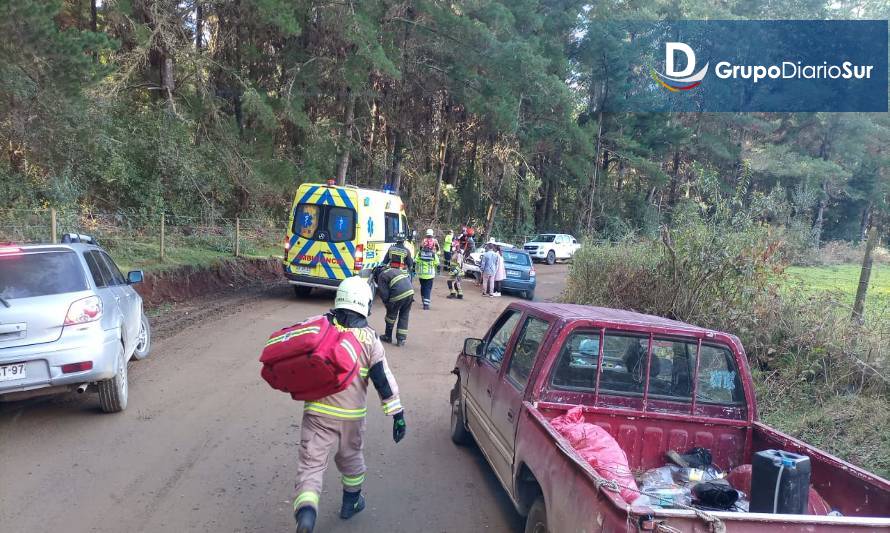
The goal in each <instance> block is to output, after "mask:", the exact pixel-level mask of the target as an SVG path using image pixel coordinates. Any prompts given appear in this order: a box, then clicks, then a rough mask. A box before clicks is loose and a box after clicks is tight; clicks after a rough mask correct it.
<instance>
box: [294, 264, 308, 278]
mask: <svg viewBox="0 0 890 533" xmlns="http://www.w3.org/2000/svg"><path fill="white" fill-rule="evenodd" d="M296 270H297V274H302V275H303V276H308V275H310V274H312V268H311V267H307V266H298V267H297V269H296Z"/></svg>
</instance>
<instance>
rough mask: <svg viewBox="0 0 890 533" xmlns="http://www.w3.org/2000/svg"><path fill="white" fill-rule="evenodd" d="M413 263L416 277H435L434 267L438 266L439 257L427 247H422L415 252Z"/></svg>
mask: <svg viewBox="0 0 890 533" xmlns="http://www.w3.org/2000/svg"><path fill="white" fill-rule="evenodd" d="M414 265H415V266H414V269H415V270H416V271H417V277H418V278H420V279H432V278H434V277H436V267H437V266H439V257H438V256H437V255H436V254H435V252H433V251H432V250H430V249H429V248H424V249H422V250H421V251H419V252H417V257H415V258H414Z"/></svg>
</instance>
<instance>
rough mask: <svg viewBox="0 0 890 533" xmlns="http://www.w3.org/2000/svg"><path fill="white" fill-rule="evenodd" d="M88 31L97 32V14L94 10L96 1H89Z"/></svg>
mask: <svg viewBox="0 0 890 533" xmlns="http://www.w3.org/2000/svg"><path fill="white" fill-rule="evenodd" d="M90 31H92V32H93V33H97V32H98V31H99V12H98V10H97V9H96V0H90Z"/></svg>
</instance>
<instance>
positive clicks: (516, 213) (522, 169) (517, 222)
mask: <svg viewBox="0 0 890 533" xmlns="http://www.w3.org/2000/svg"><path fill="white" fill-rule="evenodd" d="M527 172H528V168H527V167H526V165H525V163H524V162H523V163H520V166H519V176H518V178H517V179H516V191H515V196H514V197H513V231H514V232H518V231H520V230H521V229H522V228H523V226H524V225H525V220H523V217H522V203H521V202H520V200H521V198H522V194H521V193H522V185H523V184H524V183H525V176H526V173H527Z"/></svg>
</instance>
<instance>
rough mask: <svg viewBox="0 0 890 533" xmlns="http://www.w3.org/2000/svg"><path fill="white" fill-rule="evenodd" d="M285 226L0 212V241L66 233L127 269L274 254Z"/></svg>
mask: <svg viewBox="0 0 890 533" xmlns="http://www.w3.org/2000/svg"><path fill="white" fill-rule="evenodd" d="M285 226H286V221H284V220H283V217H282V219H281V220H279V219H275V218H273V217H269V218H226V217H221V216H214V215H213V214H207V215H202V216H183V215H178V214H174V213H147V212H141V211H125V210H124V211H116V212H96V211H84V210H75V209H53V208H45V209H15V208H13V209H0V242H5V241H9V242H16V243H55V242H60V241H61V240H62V239H63V236H64V235H65V234H68V233H76V234H84V235H89V236H91V237H93V238H94V239H96V240H97V241H98V243H99V244H100V245H102V246H103V247H105V248H106V249H108V250H109V252H111V253H112V254H113V255H114V256H115V258H116V259H117V258H121V260H124V261H127V260H130V261H131V263H132V264H141V263H151V262H155V261H156V262H160V263H163V262H165V261H168V260H169V261H170V262H173V263H176V262H188V261H180V260H179V258H180V257H181V256H184V255H188V256H192V257H193V258H200V257H201V256H205V257H210V256H268V255H280V254H281V250H282V245H283V239H284V234H285Z"/></svg>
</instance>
